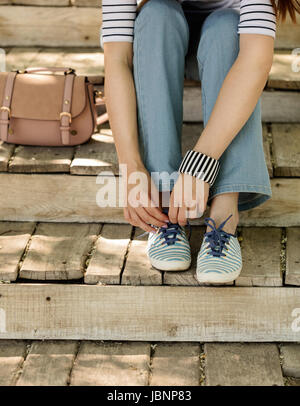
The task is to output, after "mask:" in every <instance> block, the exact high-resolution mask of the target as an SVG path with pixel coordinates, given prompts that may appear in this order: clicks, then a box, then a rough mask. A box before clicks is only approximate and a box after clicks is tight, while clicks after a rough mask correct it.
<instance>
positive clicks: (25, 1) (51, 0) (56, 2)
mask: <svg viewBox="0 0 300 406" xmlns="http://www.w3.org/2000/svg"><path fill="white" fill-rule="evenodd" d="M11 3H12V4H17V5H24V6H60V7H63V6H69V5H70V1H69V0H12V1H11Z"/></svg>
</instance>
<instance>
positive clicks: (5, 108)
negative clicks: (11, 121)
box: [0, 106, 11, 118]
mask: <svg viewBox="0 0 300 406" xmlns="http://www.w3.org/2000/svg"><path fill="white" fill-rule="evenodd" d="M0 111H7V113H8V118H10V114H11V112H10V108H9V107H6V106H2V107H0Z"/></svg>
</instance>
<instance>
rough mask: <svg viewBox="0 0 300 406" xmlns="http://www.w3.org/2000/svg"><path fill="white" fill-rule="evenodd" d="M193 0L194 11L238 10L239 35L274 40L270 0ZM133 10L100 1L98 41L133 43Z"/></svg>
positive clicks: (132, 4)
mask: <svg viewBox="0 0 300 406" xmlns="http://www.w3.org/2000/svg"><path fill="white" fill-rule="evenodd" d="M162 1H163V0H162ZM179 1H180V3H182V2H184V1H185V0H179ZM190 1H191V0H190ZM192 1H193V0H192ZM194 1H197V6H198V8H200V9H203V11H213V10H216V9H218V8H226V7H228V8H238V9H239V10H240V22H239V25H238V33H239V34H263V35H269V36H271V37H273V38H275V32H276V16H275V12H274V8H273V7H272V3H271V1H270V0H238V1H237V0H200V1H199V0H194ZM138 2H139V1H138ZM201 3H203V6H202V4H201ZM136 10H137V0H102V42H115V41H125V42H133V30H134V21H135V18H136Z"/></svg>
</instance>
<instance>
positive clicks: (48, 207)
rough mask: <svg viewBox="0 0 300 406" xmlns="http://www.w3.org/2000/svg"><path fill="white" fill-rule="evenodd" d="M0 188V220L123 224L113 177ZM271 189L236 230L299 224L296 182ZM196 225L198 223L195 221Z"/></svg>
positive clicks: (45, 179) (50, 178) (4, 179)
mask: <svg viewBox="0 0 300 406" xmlns="http://www.w3.org/2000/svg"><path fill="white" fill-rule="evenodd" d="M107 183H109V185H108V186H107ZM0 184H1V187H2V188H3V190H5V191H6V193H5V196H3V195H1V196H0V221H1V220H11V221H19V220H21V221H32V220H34V221H37V220H38V221H56V222H60V221H64V222H99V221H101V222H107V223H124V222H125V220H124V217H123V209H122V207H115V206H114V201H113V200H114V198H115V196H116V195H117V198H116V201H118V193H119V180H118V178H115V177H109V176H101V177H97V178H95V177H94V176H70V175H63V174H61V175H59V174H49V175H42V174H31V175H29V174H12V173H0ZM271 185H272V189H273V197H272V199H270V200H269V201H267V202H266V203H265V204H263V205H261V206H259V207H257V208H255V209H253V210H249V211H246V212H241V215H240V219H241V221H240V225H242V226H256V225H259V226H262V227H264V226H275V227H284V226H297V225H300V201H299V194H300V182H298V179H288V178H276V179H272V180H271ZM107 190H109V193H108V200H105V202H106V206H107V207H103V206H102V207H99V206H98V205H97V201H99V200H101V199H100V197H101V196H102V195H104V194H105V193H104V192H105V191H107ZM83 191H84V192H83ZM32 196H34V197H35V198H34V199H33V198H32ZM74 196H76V199H75V198H74ZM119 196H122V194H121V193H120V195H119ZM104 197H105V196H104ZM96 198H97V201H96ZM120 199H121V197H120ZM102 201H103V199H102ZM202 223H203V218H202V219H200V220H198V221H197V222H195V224H202Z"/></svg>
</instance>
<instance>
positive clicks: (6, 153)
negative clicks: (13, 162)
mask: <svg viewBox="0 0 300 406" xmlns="http://www.w3.org/2000/svg"><path fill="white" fill-rule="evenodd" d="M14 149H15V146H14V145H13V144H7V143H5V142H3V141H0V172H6V171H7V168H8V162H9V160H10V158H11V156H12V154H13V151H14Z"/></svg>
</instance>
